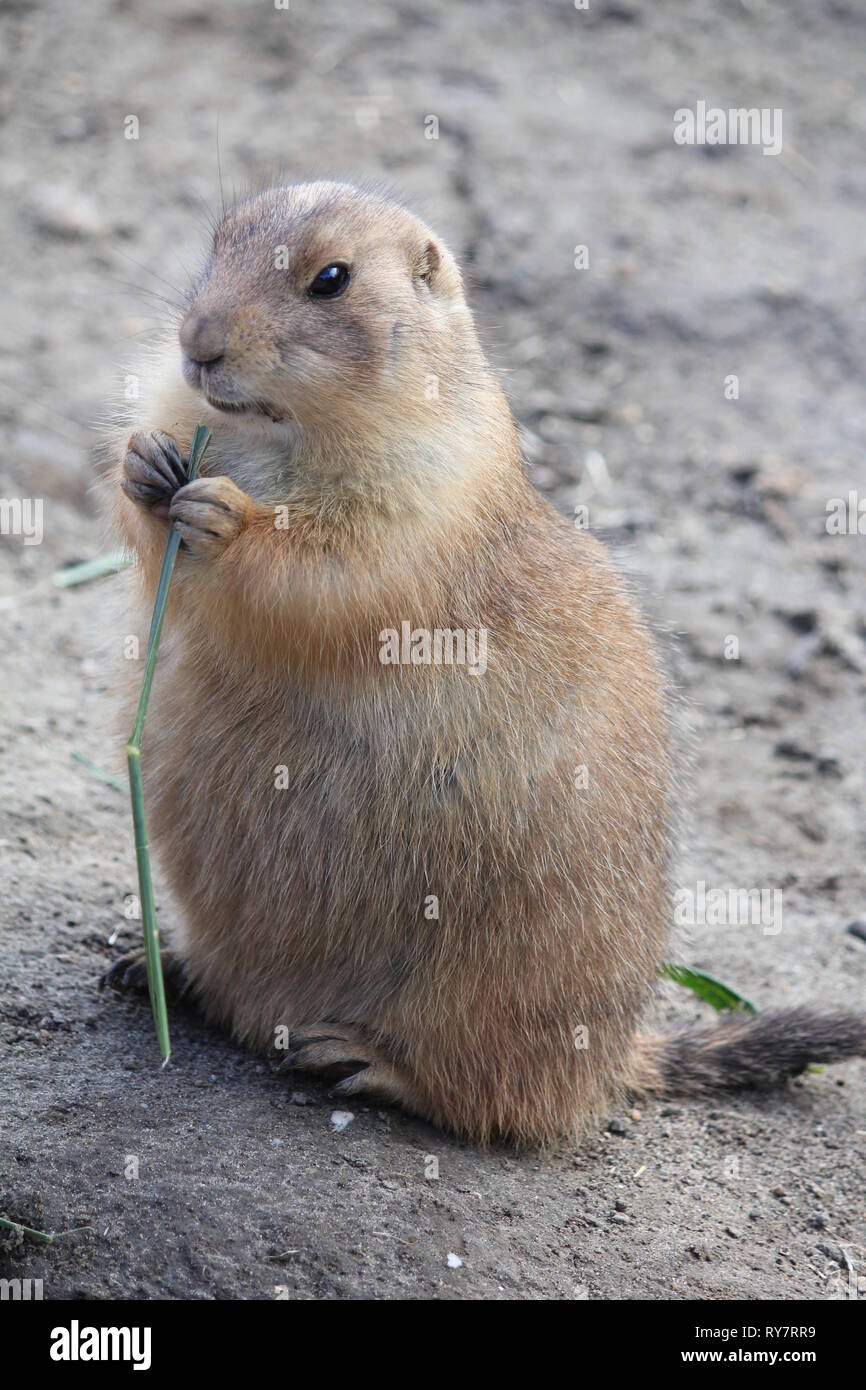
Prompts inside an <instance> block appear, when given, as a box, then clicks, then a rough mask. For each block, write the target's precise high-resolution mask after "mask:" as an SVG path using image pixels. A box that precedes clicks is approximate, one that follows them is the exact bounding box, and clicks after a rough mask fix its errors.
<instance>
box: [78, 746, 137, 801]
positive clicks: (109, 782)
mask: <svg viewBox="0 0 866 1390" xmlns="http://www.w3.org/2000/svg"><path fill="white" fill-rule="evenodd" d="M70 756H71V757H72V758H73V759H74V761H75V762H77V763H80V764H81V766H82V767H86V768H87V771H88V772H90V773H91V774H92V775H93V776H94V777H97V778H98V779H99V781H100V782H104V783H105V785H106V786H107V787H114V788H115V789H116V790H117V791H120V792H122V791H125V790H126V784H125V782H124V780H123V778H122V777H118V775H117V773H116V772H106V770H105V768H104V767H100V766H99V763H95V762H94V761H93V759H92V758H88V756H87V754H86V753H79V752H78V750H77V749H76V748H73V750H72V753H71V754H70Z"/></svg>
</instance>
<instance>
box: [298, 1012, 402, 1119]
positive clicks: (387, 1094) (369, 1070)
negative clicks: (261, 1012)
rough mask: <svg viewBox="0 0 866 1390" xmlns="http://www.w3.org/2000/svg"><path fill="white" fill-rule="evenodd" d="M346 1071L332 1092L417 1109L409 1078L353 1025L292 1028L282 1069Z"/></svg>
mask: <svg viewBox="0 0 866 1390" xmlns="http://www.w3.org/2000/svg"><path fill="white" fill-rule="evenodd" d="M283 1068H286V1069H287V1070H291V1071H310V1072H325V1073H331V1074H334V1073H337V1074H339V1073H346V1074H345V1075H343V1078H342V1080H340V1081H338V1082H337V1084H336V1085H335V1086H334V1087H333V1089H332V1091H331V1095H333V1096H339V1098H340V1099H341V1100H343V1099H345V1098H346V1097H347V1096H371V1097H376V1098H377V1099H379V1100H385V1101H388V1102H390V1103H391V1104H392V1105H402V1106H403V1107H404V1109H406V1110H416V1109H417V1101H416V1098H415V1093H414V1088H413V1086H412V1084H411V1082H410V1081H409V1078H408V1077H407V1076H406V1075H405V1074H404V1073H403V1072H401V1071H400V1069H399V1068H398V1067H395V1066H394V1065H393V1064H392V1063H391V1062H390V1061H389V1060H388V1058H387V1057H386V1056H385V1055H384V1053H383V1052H382V1051H381V1049H380V1048H377V1047H374V1046H373V1045H372V1044H371V1043H369V1042H366V1041H365V1040H364V1039H363V1038H362V1036H361V1035H360V1033H358V1032H357V1031H356V1030H355V1029H353V1028H344V1027H340V1026H339V1025H336V1024H330V1023H323V1024H321V1025H318V1026H312V1027H307V1028H303V1029H293V1030H292V1031H291V1033H290V1035H289V1052H288V1053H287V1055H286V1057H285V1059H284V1060H283V1062H282V1063H281V1068H280V1069H281V1070H282V1069H283Z"/></svg>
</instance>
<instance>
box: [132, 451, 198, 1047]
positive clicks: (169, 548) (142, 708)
mask: <svg viewBox="0 0 866 1390" xmlns="http://www.w3.org/2000/svg"><path fill="white" fill-rule="evenodd" d="M209 442H210V430H208V429H205V427H204V425H196V427H195V433H194V434H193V437H192V447H191V448H190V451H189V460H188V462H187V467H186V477H187V482H192V480H193V479H194V478H195V477H196V475H197V473H198V470H199V467H200V465H201V461H202V458H203V457H204V452H205V449H206V448H207V446H208V444H209ZM179 547H180V536H179V534H178V532H177V531H176V530H175V529H174V527H173V526H172V528H171V530H170V531H169V535H168V541H167V542H166V547H165V555H164V556H163V561H162V569H161V570H160V574H159V584H158V586H157V591H156V602H155V603H154V605H153V617H152V619H151V624H150V636H149V637H148V641H147V656H146V659H145V666H144V679H143V681H142V683H141V694H140V696H139V700H138V709H137V710H136V715H135V723H134V725H133V728H132V733H131V734H130V736H129V742H128V743H127V745H126V762H127V768H128V770H129V791H130V796H131V799H132V824H133V829H134V832H135V859H136V863H137V865H138V889H139V897H140V899H141V921H142V928H143V931H144V955H145V961H146V964H147V988H148V993H149V995H150V1006H151V1008H152V1010H153V1021H154V1025H155V1027H156V1036H157V1041H158V1042H159V1050H160V1053H161V1055H162V1059H163V1064H165V1063H166V1062H167V1061H168V1059H169V1057H170V1056H171V1041H170V1038H169V1032H168V1010H167V1009H166V1003H165V984H164V981H163V978H162V961H161V960H160V955H159V929H158V927H157V922H156V907H155V905H154V901H153V881H152V878H151V873H150V847H149V845H148V839H147V820H146V817H145V813H144V792H143V789H142V781H141V739H142V735H143V733H144V720H145V716H146V714H147V705H148V701H149V699H150V689H151V686H152V685H153V675H154V672H155V670H156V659H157V656H158V654H159V639H160V637H161V635H162V624H163V620H164V618H165V608H166V603H167V601H168V586H169V584H170V583H171V576H172V572H173V570H174V562H175V560H176V558H177V552H178V549H179Z"/></svg>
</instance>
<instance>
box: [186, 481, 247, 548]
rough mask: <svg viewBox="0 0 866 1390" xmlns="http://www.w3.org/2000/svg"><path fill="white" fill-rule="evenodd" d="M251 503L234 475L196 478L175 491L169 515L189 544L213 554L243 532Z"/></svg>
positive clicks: (190, 546)
mask: <svg viewBox="0 0 866 1390" xmlns="http://www.w3.org/2000/svg"><path fill="white" fill-rule="evenodd" d="M251 506H252V503H251V501H250V499H249V497H248V496H247V494H246V493H245V492H242V491H241V489H240V488H239V487H237V486H236V485H235V484H234V483H233V482H232V480H231V478H196V479H195V481H194V482H192V483H187V484H186V486H185V487H182V488H180V490H179V491H178V492H176V493H175V494H174V497H173V498H172V502H171V511H170V513H169V515H170V517H171V519H172V521H173V522H174V524H175V527H176V528H177V530H178V531H179V532H180V535H181V538H182V539H183V542H184V545H185V546H186V548H187V549H188V550H191V551H192V553H193V555H197V556H200V557H203V558H212V557H213V556H215V555H218V554H219V553H220V552H221V551H222V550H224V549H225V547H226V546H227V545H230V544H231V542H232V541H233V540H234V539H235V538H236V537H237V536H239V535H240V533H241V531H242V530H243V529H244V527H245V526H246V524H247V518H248V516H249V513H250V508H251Z"/></svg>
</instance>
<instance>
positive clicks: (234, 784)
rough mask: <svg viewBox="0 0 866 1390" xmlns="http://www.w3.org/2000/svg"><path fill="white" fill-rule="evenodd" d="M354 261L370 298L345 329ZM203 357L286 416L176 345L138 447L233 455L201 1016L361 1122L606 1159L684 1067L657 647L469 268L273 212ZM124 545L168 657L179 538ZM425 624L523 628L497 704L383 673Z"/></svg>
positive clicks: (191, 803)
mask: <svg viewBox="0 0 866 1390" xmlns="http://www.w3.org/2000/svg"><path fill="white" fill-rule="evenodd" d="M280 246H286V247H288V250H289V260H290V268H289V270H288V271H283V270H279V271H278V270H275V269H274V253H275V250H276V248H277V247H280ZM337 260H343V261H345V262H346V263H347V264H350V266H351V273H352V278H351V281H350V284H349V288H348V290H347V291H346V293H345V294H344V295H342V296H341V297H340V298H339V299H336V300H334V301H333V302H319V301H316V300H313V299H311V298H310V297H309V296H308V295H307V293H306V286H307V285H308V283H309V282H310V280H311V278H312V277H313V276H314V275H315V274H316V273H317V272H318V270H320V269H321V268H322V267H323V266H325V265H327V264H328V263H330V262H332V261H337ZM214 344H216V347H214ZM185 345H186V346H187V348H188V349H191V350H192V351H193V352H194V351H195V350H196V346H197V345H198V351H199V352H200V353H201V354H202V356H203V357H204V356H205V355H206V353H208V352H210V353H214V352H215V351H217V350H218V349H219V346H220V345H222V346H223V356H222V358H221V359H220V360H219V361H217V362H216V363H215V365H212V366H211V367H209V368H208V372H207V382H206V384H207V389H208V393H209V394H210V395H211V397H212V398H214V399H217V400H220V401H222V402H223V403H238V402H253V403H254V404H255V407H256V409H255V410H254V411H253V412H252V413H247V414H242V415H240V414H237V415H236V414H227V413H224V412H223V411H221V410H218V409H215V408H213V407H212V406H210V405H209V404H207V402H206V400H205V399H204V397H203V395H202V394H201V391H200V390H199V389H196V387H197V385H198V384H199V378H198V369H197V368H195V367H194V366H193V367H190V364H189V363H187V364H186V367H185V370H186V373H187V378H188V381H187V382H186V383H185V382H184V379H183V376H182V374H181V365H180V357H179V351H178V348H177V347H176V345H167V346H166V348H165V351H164V353H163V354H162V355H161V358H160V359H159V362H158V364H157V369H156V370H155V372H154V373H153V375H152V378H151V380H150V381H149V382H147V383H146V385H147V386H148V388H149V390H148V394H147V399H146V400H145V401H143V403H142V408H141V411H140V416H139V419H138V421H137V422H136V423H137V424H138V426H139V428H140V429H141V430H143V431H145V432H146V431H149V430H153V429H160V430H164V431H166V432H167V433H168V434H169V435H171V436H172V437H173V438H174V439H175V440H176V441H177V444H178V447H179V449H180V452H181V453H182V454H184V455H185V454H186V452H187V451H188V448H189V444H190V439H191V435H192V432H193V428H194V426H195V424H196V422H197V421H199V420H201V421H202V422H204V423H205V424H207V425H208V426H210V428H211V429H212V430H213V441H212V444H211V448H210V451H209V453H208V455H207V457H206V460H205V466H204V468H203V470H202V479H201V481H200V482H197V483H195V484H192V485H190V487H188V488H185V489H181V491H180V492H179V493H177V495H176V497H175V499H174V501H172V503H171V508H172V515H174V516H175V517H176V519H177V520H178V522H179V524H180V525H181V529H182V531H183V534H184V537H185V539H186V541H187V543H188V553H183V552H182V553H181V555H180V557H179V561H178V565H177V570H176V573H175V578H174V580H173V585H172V595H171V600H170V605H169V614H168V617H167V621H166V627H165V634H164V636H163V643H162V649H161V652H160V658H159V664H158V668H157V673H156V679H155V683H154V688H153V695H152V700H151V707H150V712H149V716H148V724H147V730H146V735H145V740H144V748H143V757H142V764H143V769H144V776H145V790H146V798H147V805H148V814H149V818H150V830H151V836H152V841H153V843H154V845H155V847H156V849H157V851H158V856H159V861H160V864H161V866H162V868H163V870H164V871H165V873H166V874H167V875H168V878H169V880H170V882H171V884H172V887H173V889H174V892H175V894H176V896H177V898H178V900H179V902H180V904H181V906H182V909H183V913H184V921H183V924H182V928H181V933H180V941H179V946H180V951H181V954H182V955H183V957H184V958H185V960H186V965H187V970H188V973H189V977H190V979H191V982H192V986H193V989H194V991H195V992H196V994H197V995H198V997H199V998H200V1000H201V1002H202V1004H203V1006H204V1008H205V1009H206V1011H207V1013H208V1015H209V1016H210V1017H211V1018H213V1019H215V1020H218V1021H219V1022H220V1023H222V1024H224V1025H225V1026H226V1027H228V1028H230V1029H231V1030H232V1031H233V1032H234V1034H235V1035H236V1036H237V1037H239V1038H241V1039H243V1040H245V1041H246V1042H248V1043H249V1044H250V1045H251V1046H253V1047H255V1048H257V1049H259V1050H261V1051H263V1052H269V1051H270V1052H273V1046H274V1039H275V1030H276V1029H277V1028H278V1027H279V1026H280V1025H285V1026H287V1027H288V1028H289V1029H290V1031H291V1037H292V1042H291V1054H290V1057H289V1061H290V1062H291V1063H293V1064H296V1065H299V1066H303V1067H322V1068H325V1067H339V1068H342V1069H343V1070H349V1071H350V1073H351V1074H350V1076H349V1077H348V1078H347V1079H346V1081H345V1082H344V1083H343V1093H344V1094H348V1095H351V1094H355V1093H359V1092H361V1091H364V1090H370V1091H376V1092H378V1093H380V1094H383V1095H385V1096H386V1097H389V1098H391V1099H394V1100H398V1101H400V1102H401V1103H402V1104H404V1105H405V1106H406V1107H407V1108H409V1109H411V1110H415V1111H417V1112H418V1113H420V1114H422V1115H424V1116H426V1117H428V1118H429V1119H431V1120H432V1121H434V1122H435V1123H437V1124H439V1125H442V1126H446V1127H448V1128H450V1129H452V1130H454V1131H456V1132H457V1133H459V1134H461V1135H464V1136H467V1137H468V1138H470V1139H472V1140H475V1141H479V1142H486V1141H488V1140H489V1139H491V1138H492V1137H493V1136H497V1135H498V1136H503V1137H507V1138H508V1139H510V1140H512V1141H514V1142H516V1143H531V1144H537V1143H544V1142H548V1141H552V1140H554V1139H555V1138H557V1137H558V1136H561V1135H569V1134H574V1133H576V1132H577V1131H579V1130H580V1128H581V1127H582V1126H583V1125H584V1124H585V1123H586V1121H587V1120H588V1119H589V1118H590V1117H592V1116H594V1115H595V1114H597V1113H598V1112H599V1111H601V1110H603V1108H604V1107H605V1106H606V1105H607V1104H608V1103H609V1101H610V1099H611V1096H612V1095H613V1094H615V1093H616V1091H617V1090H618V1088H620V1087H622V1086H624V1085H626V1084H629V1083H631V1084H638V1080H639V1077H643V1078H644V1080H646V1079H647V1078H649V1077H651V1074H652V1070H653V1067H655V1068H656V1071H657V1072H658V1074H659V1075H661V1074H662V1072H663V1070H664V1067H663V1058H662V1055H661V1052H660V1051H659V1049H658V1048H655V1049H654V1045H653V1044H652V1043H646V1044H645V1045H644V1047H645V1055H644V1062H643V1064H639V1061H638V1054H637V1053H636V1052H635V1047H636V1041H635V1040H636V1036H637V1028H638V1022H639V1019H640V1016H641V1013H642V1011H643V1009H644V1007H645V1005H646V1003H647V1000H648V998H649V996H650V993H651V990H652V986H653V981H654V979H655V976H656V972H657V967H658V963H659V961H660V959H661V958H662V955H663V946H664V942H665V937H666V930H667V923H668V920H669V909H668V895H667V888H666V874H667V859H668V831H667V823H666V820H667V813H666V806H667V802H668V795H669V783H670V758H669V752H668V736H667V731H666V721H665V713H664V707H663V705H664V702H663V694H662V684H661V681H660V678H659V674H658V670H657V666H656V659H655V656H654V652H653V644H652V641H651V638H650V636H649V634H648V632H647V629H646V627H645V626H644V624H643V622H642V620H641V618H640V617H639V615H638V613H637V612H636V610H635V608H634V606H633V604H632V602H631V600H630V598H629V596H628V595H627V593H626V592H625V590H624V587H623V585H622V583H621V581H620V580H619V578H618V577H617V575H616V573H615V572H614V570H613V568H612V566H611V564H610V561H609V559H608V557H607V554H606V553H605V551H604V549H603V548H602V547H601V546H600V545H599V544H597V543H596V542H595V541H594V540H592V539H591V538H590V537H588V536H587V535H586V534H585V533H583V532H579V531H574V530H573V529H572V528H571V527H570V526H569V525H568V524H567V523H566V522H565V521H564V520H562V519H561V518H560V517H559V516H557V515H556V514H555V513H554V511H553V510H552V509H551V508H550V507H549V506H547V504H546V503H545V502H544V501H542V500H541V498H540V497H539V496H538V495H537V494H536V493H535V492H534V490H533V489H532V488H531V486H530V485H529V483H528V481H527V479H526V476H525V471H524V468H523V464H522V461H521V458H520V454H519V450H518V446H517V442H516V438H515V431H514V426H513V423H512V419H511V415H510V412H509V410H508V407H507V405H506V403H505V400H504V398H503V396H502V393H501V391H500V389H499V386H498V384H497V383H496V381H495V379H494V377H493V376H492V374H491V372H490V369H489V367H488V366H487V363H486V361H485V359H484V356H483V354H482V351H481V349H480V347H479V344H478V341H477V338H476V335H475V330H474V326H473V323H472V319H471V315H470V313H469V310H468V309H467V307H466V304H465V301H464V299H463V294H462V287H461V282H460V275H459V272H458V270H457V267H456V265H455V264H454V261H453V259H452V257H451V256H450V254H449V252H448V251H447V249H446V248H445V247H444V246H443V244H442V243H441V241H439V239H438V238H435V237H434V236H433V234H432V233H431V232H430V231H429V229H428V228H426V227H424V226H423V224H421V223H420V222H419V221H418V220H417V219H416V218H415V217H413V216H411V215H410V214H408V213H406V212H404V211H403V210H402V209H400V208H397V207H395V206H394V205H393V204H390V203H386V202H384V201H382V200H381V199H380V198H378V197H376V196H375V195H369V194H362V193H359V192H357V191H355V190H352V189H350V188H348V187H346V186H342V185H333V184H317V185H305V186H301V187H297V188H291V189H277V190H272V191H271V192H269V193H267V194H263V195H261V196H260V197H258V198H255V199H253V200H252V201H251V202H249V203H248V204H245V205H243V206H242V207H241V208H239V209H238V210H236V211H234V212H233V213H231V214H229V216H228V217H227V219H226V221H225V222H224V224H223V225H222V226H221V227H220V229H219V230H218V232H217V234H216V239H215V245H214V250H213V253H212V256H211V260H210V263H209V266H208V268H207V269H206V271H205V274H204V277H203V280H202V284H201V286H200V287H199V290H198V292H197V295H196V299H195V304H194V305H193V308H192V310H191V315H190V317H189V318H188V320H187V326H186V329H185ZM431 378H435V379H436V381H437V383H438V396H435V395H434V396H433V398H432V399H430V398H429V397H430V395H431V390H430V387H431ZM201 381H202V382H204V377H202V378H201ZM141 440H144V442H143V443H142V442H140V444H139V447H140V448H141V449H143V450H144V451H145V452H147V442H146V441H147V436H146V434H145V435H143V436H141V437H140V441H141ZM136 466H137V467H138V468H139V469H140V467H141V461H140V459H139V460H138V463H137V465H136ZM126 467H127V474H126V477H127V480H128V479H129V476H130V473H129V468H130V464H129V458H128V459H127V465H126ZM120 476H121V474H120V473H119V474H118V479H119V478H120ZM279 506H284V507H285V508H286V509H287V511H286V513H285V514H284V515H285V516H287V517H288V522H287V525H286V527H284V528H280V527H278V526H276V525H275V510H274V509H275V507H279ZM164 510H165V509H164ZM115 514H116V519H117V522H118V525H119V527H120V530H121V532H122V534H123V536H124V537H125V539H126V541H127V542H128V544H129V545H130V546H132V547H134V548H135V549H136V550H137V552H138V555H139V559H140V566H139V588H138V597H137V614H138V617H137V622H138V627H139V631H140V633H141V634H142V637H144V636H145V635H146V632H147V627H148V624H149V616H150V611H151V606H152V601H153V597H154V591H155V586H156V578H157V574H158V569H159V563H160V560H161V556H162V551H163V548H164V544H165V536H166V526H167V522H166V520H165V517H164V516H159V515H156V514H154V512H153V511H152V510H151V509H150V508H148V507H147V506H146V505H141V504H136V503H134V502H133V501H131V500H129V498H128V497H126V496H125V495H124V494H123V493H122V492H121V490H120V489H119V488H118V489H117V490H116V508H115ZM403 620H408V621H409V622H410V623H411V626H412V628H426V629H435V628H451V629H454V628H474V629H478V628H480V627H485V628H487V629H488V632H489V639H488V641H489V648H488V669H487V672H486V674H484V675H483V676H473V675H471V674H470V673H469V672H468V670H467V669H466V668H465V667H462V668H461V667H459V666H438V667H437V666H412V665H407V666H384V665H382V664H381V663H380V661H379V647H380V643H379V633H380V632H381V630H382V629H385V628H396V629H398V630H399V628H400V624H401V622H402V621H403ZM280 765H284V766H286V767H287V768H288V772H289V778H290V787H289V789H288V790H276V789H275V785H274V777H275V769H276V768H277V767H278V766H280ZM581 765H585V767H586V768H587V772H588V786H587V787H586V788H585V789H581V788H580V787H578V786H577V785H576V769H577V768H578V767H580V766H581ZM429 895H436V897H437V898H438V901H439V917H438V920H428V918H427V917H426V916H425V900H426V899H427V898H428V896H429ZM577 1029H585V1030H586V1031H585V1035H578V1037H579V1039H580V1040H581V1041H583V1038H584V1036H585V1043H586V1045H585V1046H582V1045H576V1041H575V1037H576V1030H577ZM646 1049H648V1051H646ZM650 1054H652V1055H650Z"/></svg>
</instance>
